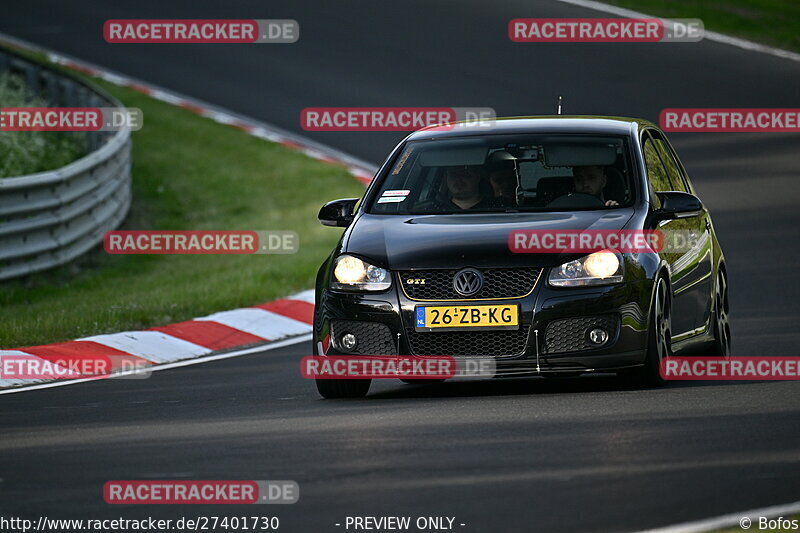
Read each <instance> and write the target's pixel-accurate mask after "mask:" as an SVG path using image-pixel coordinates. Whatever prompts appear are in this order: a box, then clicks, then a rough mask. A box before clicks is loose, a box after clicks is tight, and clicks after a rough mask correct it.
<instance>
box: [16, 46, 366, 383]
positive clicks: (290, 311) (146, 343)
mask: <svg viewBox="0 0 800 533" xmlns="http://www.w3.org/2000/svg"><path fill="white" fill-rule="evenodd" d="M0 44H6V45H10V46H11V47H14V48H18V49H22V50H27V51H29V52H35V53H40V54H44V55H45V56H46V57H47V58H48V59H49V60H50V61H52V62H53V63H56V64H59V65H62V66H65V67H67V68H70V69H72V70H75V71H78V72H81V73H83V74H87V75H90V76H95V77H98V78H101V79H103V80H106V81H108V82H110V83H113V84H115V85H119V86H123V87H127V88H130V89H133V90H135V91H137V92H140V93H143V94H146V95H148V96H150V97H152V98H155V99H157V100H161V101H163V102H167V103H169V104H172V105H176V106H179V107H182V108H184V109H187V110H189V111H192V112H194V113H196V114H198V115H200V116H203V117H207V118H210V119H211V120H214V121H215V122H218V123H220V124H226V125H229V126H233V127H235V128H238V129H240V130H242V131H244V132H246V133H248V134H250V135H252V136H254V137H258V138H261V139H264V140H266V141H269V142H275V143H278V144H281V145H283V146H286V147H287V148H290V149H292V150H297V151H299V152H302V153H303V154H305V155H307V156H309V157H312V158H314V159H316V160H318V161H321V162H323V163H327V164H331V165H336V166H340V167H343V168H345V169H346V170H347V171H348V172H349V173H350V174H352V175H353V176H354V177H355V178H356V179H358V180H359V181H360V182H362V183H364V184H365V185H366V184H369V183H370V182H371V181H372V178H373V176H374V175H375V172H376V171H377V167H375V166H374V165H372V164H370V163H367V162H365V161H362V160H360V159H358V158H355V157H353V156H351V155H349V154H346V153H344V152H341V151H339V150H336V149H335V148H331V147H329V146H325V145H323V144H320V143H317V142H315V141H312V140H310V139H306V138H305V137H302V136H299V135H295V134H293V133H290V132H287V131H284V130H281V129H280V128H277V127H275V126H272V125H270V124H266V123H264V122H260V121H257V120H254V119H252V118H249V117H245V116H243V115H239V114H237V113H234V112H232V111H229V110H226V109H223V108H220V107H217V106H214V105H212V104H209V103H207V102H203V101H201V100H197V99H195V98H190V97H188V96H184V95H181V94H178V93H175V92H172V91H169V90H166V89H163V88H161V87H157V86H155V85H152V84H149V83H146V82H143V81H141V80H137V79H134V78H130V77H128V76H124V75H121V74H118V73H116V72H112V71H109V70H107V69H104V68H102V67H99V66H97V65H93V64H91V63H88V62H86V61H82V60H78V59H75V58H72V57H69V56H66V55H63V54H60V53H56V52H53V51H50V50H47V49H44V48H41V47H39V46H37V45H34V44H32V43H28V42H26V41H23V40H21V39H17V38H15V37H11V36H9V35H6V34H3V33H0ZM313 316H314V291H313V290H308V291H304V292H301V293H299V294H295V295H292V296H289V297H286V298H282V299H279V300H275V301H272V302H268V303H265V304H261V305H256V306H253V307H246V308H242V309H233V310H230V311H222V312H219V313H214V314H211V315H208V316H205V317H200V318H195V319H193V320H189V321H186V322H179V323H177V324H169V325H166V326H159V327H155V328H151V329H149V330H145V331H124V332H121V333H113V334H107V335H94V336H91V337H85V338H82V339H77V340H73V341H68V342H60V343H54V344H47V345H43V346H28V347H24V348H14V349H6V350H2V349H0V358H2V357H3V356H24V357H26V358H27V357H33V358H35V359H39V360H42V361H40V362H42V363H44V362H45V361H46V362H50V364H53V363H52V362H53V361H62V362H66V361H73V360H75V359H80V358H81V357H87V356H124V358H125V360H127V361H133V362H135V361H136V360H137V359H141V360H143V361H146V362H147V364H148V367H147V369H148V370H151V369H152V370H158V369H164V368H167V367H175V366H185V365H186V364H190V362H191V361H190V360H192V359H197V358H203V359H204V360H206V361H208V360H214V359H221V358H226V357H232V356H236V355H243V354H245V353H252V352H257V351H260V350H264V349H269V348H272V347H277V346H280V345H282V344H284V343H290V342H291V339H296V340H301V337H305V336H309V334H310V333H311V330H312V324H313ZM249 346H252V347H253V348H252V349H244V350H242V349H241V348H246V347H249ZM212 354H218V355H212ZM178 361H181V363H178ZM150 364H152V365H156V366H149V365H150ZM75 377H76V378H80V376H78V375H75ZM49 381H50V380H45V379H3V378H2V376H0V389H7V390H5V391H4V392H13V391H14V390H25V389H28V388H42V387H46V386H48V385H37V384H40V383H44V382H49ZM81 381H87V379H76V380H74V381H63V380H60V382H52V384H53V385H58V384H66V383H70V382H71V383H76V382H81ZM31 385H33V387H31Z"/></svg>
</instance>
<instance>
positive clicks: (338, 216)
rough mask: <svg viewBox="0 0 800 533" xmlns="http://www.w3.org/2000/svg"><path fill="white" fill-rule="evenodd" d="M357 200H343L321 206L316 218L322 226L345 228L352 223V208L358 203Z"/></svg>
mask: <svg viewBox="0 0 800 533" xmlns="http://www.w3.org/2000/svg"><path fill="white" fill-rule="evenodd" d="M358 200H359V199H358V198H343V199H341V200H334V201H332V202H328V203H327V204H325V205H323V206H322V208H321V209H320V210H319V215H317V218H318V219H319V221H320V222H322V225H323V226H333V227H335V228H346V227H347V226H349V225H350V223H351V222H352V221H353V217H354V215H353V208H354V207H355V206H356V204H357V203H358Z"/></svg>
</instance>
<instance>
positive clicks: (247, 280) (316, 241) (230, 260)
mask: <svg viewBox="0 0 800 533" xmlns="http://www.w3.org/2000/svg"><path fill="white" fill-rule="evenodd" d="M93 81H94V82H95V83H97V84H98V85H100V86H101V87H103V88H104V89H105V90H107V91H108V92H109V93H111V94H112V95H113V96H115V97H116V98H117V99H119V100H120V101H122V102H123V103H124V104H125V105H126V106H128V107H138V108H140V109H141V110H142V111H143V113H144V127H143V128H142V129H141V130H139V131H137V132H134V133H133V142H134V150H133V205H132V208H131V212H130V214H129V216H128V218H127V220H126V222H125V224H124V226H123V227H122V228H120V229H165V230H167V229H169V230H185V229H209V230H210V229H214V230H234V229H235V230H294V231H296V232H297V233H298V234H299V235H300V249H299V251H298V252H297V253H296V254H292V255H108V254H106V253H105V252H104V251H103V250H102V248H98V249H95V250H93V251H92V252H91V253H89V254H87V255H86V256H84V257H82V258H80V259H79V260H77V261H76V262H74V263H71V264H69V265H66V266H64V267H59V268H57V269H54V270H51V271H48V272H44V273H40V274H37V275H33V276H29V277H27V278H24V279H20V280H15V281H10V282H5V283H0V347H3V348H11V347H20V346H29V345H34V344H42V343H49V342H56V341H63V340H69V339H74V338H77V337H82V336H86V335H93V334H99V333H111V332H118V331H122V330H137V329H144V328H149V327H153V326H156V325H162V324H167V323H171V322H178V321H181V320H187V319H190V318H193V317H196V316H200V315H203V314H208V313H212V312H216V311H222V310H226V309H231V308H236V307H242V306H247V305H253V304H256V303H262V302H265V301H268V300H271V299H274V298H277V297H280V296H285V295H287V294H289V293H291V292H293V291H298V290H303V289H308V288H311V287H313V285H314V276H315V273H316V270H317V268H318V266H319V265H320V264H321V263H322V261H323V260H324V258H325V257H326V256H327V254H328V253H329V252H330V250H331V249H332V247H333V246H334V244H335V242H336V240H337V238H338V236H339V235H340V233H341V232H340V231H337V230H335V229H333V228H325V227H323V226H321V225H320V224H319V222H318V221H317V218H316V215H317V211H318V210H319V207H320V206H321V205H322V203H324V202H325V201H327V200H330V199H334V198H342V197H357V196H361V195H362V194H363V187H362V186H361V185H360V184H359V183H358V182H357V181H356V180H355V179H353V177H352V176H350V174H348V173H347V172H346V171H345V170H344V169H342V168H339V167H337V166H333V165H326V164H323V163H320V162H318V161H316V160H313V159H311V158H309V157H307V156H304V155H302V154H300V153H298V152H295V151H292V150H290V149H288V148H285V147H283V146H281V145H278V144H273V143H268V142H266V141H264V140H261V139H258V138H254V137H250V136H249V135H247V134H245V133H244V132H242V131H239V130H237V129H235V128H232V127H229V126H224V125H221V124H217V123H215V122H213V121H211V120H209V119H206V118H202V117H199V116H197V115H195V114H193V113H191V112H190V111H187V110H184V109H182V108H179V107H175V106H172V105H169V104H166V103H163V102H160V101H158V100H155V99H153V98H150V97H147V96H144V95H142V94H139V93H137V92H135V91H132V90H129V89H125V88H120V87H116V86H113V85H110V84H107V83H104V82H101V81H97V80H93Z"/></svg>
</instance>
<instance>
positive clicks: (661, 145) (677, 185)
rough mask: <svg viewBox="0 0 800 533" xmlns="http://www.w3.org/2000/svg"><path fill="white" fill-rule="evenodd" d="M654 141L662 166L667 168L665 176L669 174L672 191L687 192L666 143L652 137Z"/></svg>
mask: <svg viewBox="0 0 800 533" xmlns="http://www.w3.org/2000/svg"><path fill="white" fill-rule="evenodd" d="M654 141H655V145H656V148H658V154H659V155H660V156H661V160H662V161H663V162H664V166H666V167H667V174H669V179H670V182H671V183H672V186H673V187H674V189H672V190H674V191H681V192H689V188H688V187H686V182H685V181H684V179H683V174H682V173H681V168H680V165H678V162H677V161H675V158H674V157H673V156H672V152H671V151H670V149H669V146H667V143H665V142H664V140H663V139H661V138H660V137H657V136H656V137H654Z"/></svg>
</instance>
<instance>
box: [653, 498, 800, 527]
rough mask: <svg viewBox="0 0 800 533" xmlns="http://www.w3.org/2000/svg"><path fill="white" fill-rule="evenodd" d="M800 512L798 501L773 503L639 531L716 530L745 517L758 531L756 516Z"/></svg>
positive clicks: (773, 515) (730, 525) (738, 521)
mask: <svg viewBox="0 0 800 533" xmlns="http://www.w3.org/2000/svg"><path fill="white" fill-rule="evenodd" d="M797 513H800V501H798V502H792V503H787V504H783V505H773V506H771V507H761V508H760V509H750V510H749V511H741V512H737V513H731V514H726V515H722V516H715V517H713V518H705V519H703V520H696V521H694V522H683V523H680V524H674V525H671V526H666V527H661V528H658V529H648V530H646V531H642V532H640V533H701V532H704V531H716V530H717V529H724V528H729V527H737V526H739V527H741V526H740V520H742V519H743V518H744V517H747V518H748V519H750V521H751V528H752V529H753V530H755V531H758V529H759V528H758V518H759V517H761V516H763V517H767V518H775V517H777V516H785V515H792V514H797Z"/></svg>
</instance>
